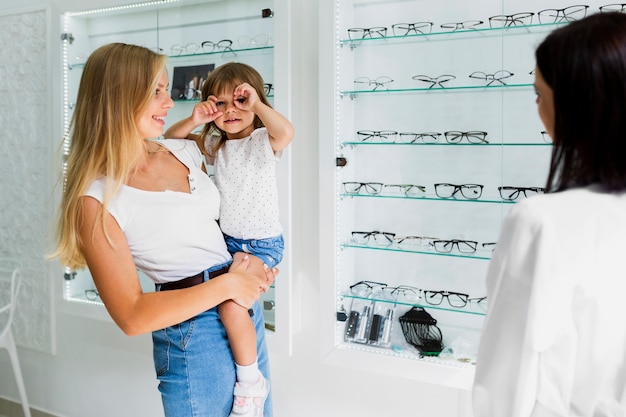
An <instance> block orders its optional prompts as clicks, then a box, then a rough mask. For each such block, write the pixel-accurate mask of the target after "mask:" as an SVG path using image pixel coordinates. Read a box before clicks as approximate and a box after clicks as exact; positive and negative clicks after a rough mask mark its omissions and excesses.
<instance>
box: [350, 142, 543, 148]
mask: <svg viewBox="0 0 626 417" xmlns="http://www.w3.org/2000/svg"><path fill="white" fill-rule="evenodd" d="M362 145H375V146H380V145H386V146H394V145H402V146H472V147H474V146H475V147H479V146H552V143H547V142H541V143H539V142H515V143H503V142H489V143H448V142H441V143H423V142H413V143H404V142H370V141H367V142H365V141H346V142H341V146H342V147H345V146H350V147H355V146H362Z"/></svg>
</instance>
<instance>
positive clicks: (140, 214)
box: [86, 139, 231, 283]
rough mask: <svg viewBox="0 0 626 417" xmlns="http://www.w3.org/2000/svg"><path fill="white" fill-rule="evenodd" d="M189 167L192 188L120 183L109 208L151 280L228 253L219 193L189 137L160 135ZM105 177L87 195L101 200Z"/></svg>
mask: <svg viewBox="0 0 626 417" xmlns="http://www.w3.org/2000/svg"><path fill="white" fill-rule="evenodd" d="M159 143H161V144H163V146H165V147H166V148H167V149H169V150H170V152H171V153H172V154H173V155H174V156H175V157H176V158H178V160H180V161H181V162H182V163H183V164H184V165H185V166H187V168H189V185H190V190H191V193H190V194H187V193H183V192H174V191H163V192H156V191H144V190H139V189H137V188H132V187H128V186H122V188H121V189H120V190H119V192H118V194H117V195H116V196H115V198H114V199H113V201H111V202H110V204H109V207H108V211H109V213H111V215H112V216H113V217H114V218H115V220H116V221H117V223H118V225H119V226H120V228H121V229H122V231H123V232H124V234H125V235H126V239H127V240H128V245H129V246H130V251H131V253H132V256H133V260H134V262H135V265H136V266H137V268H138V269H140V270H141V271H142V272H144V273H145V274H146V275H147V276H148V277H150V279H152V280H153V281H154V282H155V283H164V282H170V281H178V280H180V279H182V278H185V277H188V276H193V275H195V274H197V273H198V272H201V271H203V270H205V269H207V268H209V267H211V266H214V265H218V264H221V263H224V262H227V261H229V260H230V259H231V256H230V254H229V253H228V250H227V249H226V244H225V243H224V238H223V235H222V232H221V230H220V228H219V226H218V224H217V219H218V215H219V206H220V195H219V192H218V190H217V188H216V187H215V185H214V184H213V182H212V181H211V180H210V179H209V177H208V176H207V174H205V173H204V172H203V171H202V169H201V162H202V154H201V153H200V150H199V149H198V146H197V145H196V144H195V142H193V141H189V140H183V139H167V140H163V141H160V142H159ZM104 184H105V178H104V177H103V178H100V179H98V180H96V181H94V182H93V184H92V185H91V186H90V188H89V190H88V191H87V193H86V195H88V196H91V197H94V198H95V199H97V200H98V201H100V202H102V197H103V193H104Z"/></svg>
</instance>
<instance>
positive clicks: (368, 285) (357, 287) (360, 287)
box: [350, 281, 387, 297]
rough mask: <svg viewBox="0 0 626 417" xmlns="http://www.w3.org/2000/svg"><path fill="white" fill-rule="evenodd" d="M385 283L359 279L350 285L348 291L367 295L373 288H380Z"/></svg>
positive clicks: (357, 294) (362, 295) (363, 295)
mask: <svg viewBox="0 0 626 417" xmlns="http://www.w3.org/2000/svg"><path fill="white" fill-rule="evenodd" d="M386 286H387V284H385V283H384V282H376V281H359V282H357V283H356V284H352V285H350V293H351V294H354V295H356V296H359V297H367V296H368V295H370V294H371V293H372V292H373V291H374V290H380V289H381V288H385V287H386Z"/></svg>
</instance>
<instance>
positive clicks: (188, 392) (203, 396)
mask: <svg viewBox="0 0 626 417" xmlns="http://www.w3.org/2000/svg"><path fill="white" fill-rule="evenodd" d="M221 266H222V265H218V266H217V267H216V269H218V268H219V267H221ZM252 309H253V311H254V314H253V316H252V318H251V319H252V320H253V322H254V327H255V329H256V340H257V354H258V363H259V369H260V371H261V372H262V373H263V375H264V376H265V377H266V378H267V379H270V374H269V359H268V354H267V345H266V343H265V324H264V322H263V312H262V310H261V307H260V305H259V303H258V302H257V303H255V304H254V306H253V308H252ZM152 341H153V356H154V367H155V370H156V374H157V378H158V380H159V391H160V392H161V399H162V401H163V409H164V411H165V417H208V416H210V417H227V416H228V415H229V413H230V410H231V408H232V405H233V389H234V387H235V379H236V375H235V359H234V358H233V355H232V352H231V349H230V345H229V344H228V337H227V336H226V329H224V325H223V324H222V322H221V320H220V317H219V315H218V313H217V307H215V308H212V309H210V310H207V311H205V312H204V313H201V314H199V315H197V316H196V317H194V318H191V319H189V320H186V321H184V322H182V323H180V324H176V325H174V326H170V327H167V328H165V329H161V330H157V331H155V332H153V333H152ZM264 416H265V417H272V399H271V393H270V395H269V396H268V397H267V401H266V402H265V410H264Z"/></svg>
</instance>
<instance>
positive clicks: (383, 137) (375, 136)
mask: <svg viewBox="0 0 626 417" xmlns="http://www.w3.org/2000/svg"><path fill="white" fill-rule="evenodd" d="M356 135H357V137H358V139H359V140H360V141H361V142H367V141H368V140H373V141H379V142H395V141H396V138H397V136H398V132H396V131H395V130H359V131H357V132H356Z"/></svg>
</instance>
